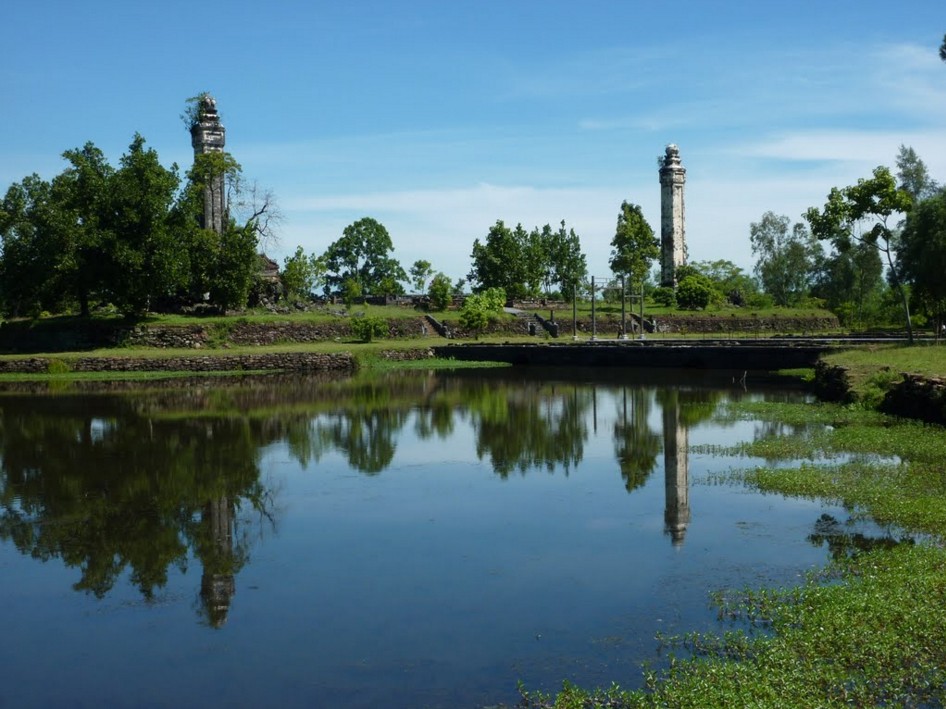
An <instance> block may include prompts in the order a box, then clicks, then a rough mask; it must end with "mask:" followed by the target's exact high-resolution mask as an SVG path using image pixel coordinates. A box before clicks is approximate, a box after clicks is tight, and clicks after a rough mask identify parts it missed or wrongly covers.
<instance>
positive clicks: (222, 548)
mask: <svg viewBox="0 0 946 709" xmlns="http://www.w3.org/2000/svg"><path fill="white" fill-rule="evenodd" d="M201 526H203V528H204V529H203V532H204V534H206V535H207V537H208V538H207V541H208V542H209V545H208V548H206V550H205V553H204V554H203V555H202V561H203V565H204V573H203V575H202V576H201V579H200V598H201V601H202V602H203V606H204V612H205V613H206V616H207V620H208V621H209V622H210V625H211V626H213V627H214V628H219V627H221V626H222V625H223V624H224V623H226V622H227V614H228V613H229V612H230V600H231V599H232V598H233V594H234V593H236V581H235V580H234V576H233V562H234V559H233V556H234V555H233V509H232V507H231V505H230V500H229V498H227V497H220V498H218V499H216V500H211V501H210V502H208V503H207V504H206V505H205V506H204V510H203V514H202V515H201Z"/></svg>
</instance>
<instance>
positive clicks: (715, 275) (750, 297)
mask: <svg viewBox="0 0 946 709" xmlns="http://www.w3.org/2000/svg"><path fill="white" fill-rule="evenodd" d="M691 265H692V266H693V268H694V269H696V270H697V271H698V272H699V273H701V274H703V275H704V276H706V277H707V278H709V279H710V280H711V281H712V282H713V286H714V287H715V288H716V290H718V291H719V292H720V293H722V294H723V295H725V296H726V299H727V300H728V301H729V302H730V303H732V304H733V305H751V304H753V303H754V302H756V301H758V294H759V286H758V284H757V283H756V281H755V280H754V279H753V278H752V277H751V276H749V275H748V274H747V273H745V272H744V271H743V270H742V269H741V268H740V267H739V266H737V265H736V264H734V263H733V262H732V261H726V260H724V259H719V260H716V261H698V262H696V263H693V264H691Z"/></svg>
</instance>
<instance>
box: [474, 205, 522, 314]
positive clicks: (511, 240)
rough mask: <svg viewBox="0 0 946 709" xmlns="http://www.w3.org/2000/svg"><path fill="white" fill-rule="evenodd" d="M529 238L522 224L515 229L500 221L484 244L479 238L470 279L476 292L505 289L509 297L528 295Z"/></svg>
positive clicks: (491, 230)
mask: <svg viewBox="0 0 946 709" xmlns="http://www.w3.org/2000/svg"><path fill="white" fill-rule="evenodd" d="M527 238H528V234H527V233H526V231H525V230H524V229H523V228H522V225H521V224H519V225H517V226H516V228H515V230H512V229H510V228H509V227H507V226H506V225H505V224H504V223H503V221H502V220H497V221H496V223H495V224H494V225H493V226H492V227H490V229H489V233H488V234H487V235H486V241H485V242H484V243H482V244H481V243H480V240H479V239H477V240H476V241H474V242H473V253H472V255H471V258H472V259H473V267H472V269H471V270H470V273H469V275H468V278H469V280H470V281H471V282H472V283H473V284H474V286H473V290H474V292H479V291H483V290H486V289H488V288H502V289H503V290H504V291H505V292H506V294H507V295H508V296H509V297H510V298H514V299H515V298H523V297H525V296H526V295H528V287H527V285H526V280H527V278H528V275H529V274H528V269H527V261H526V259H527V255H526V248H525V247H526V239H527Z"/></svg>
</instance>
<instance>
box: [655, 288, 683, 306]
mask: <svg viewBox="0 0 946 709" xmlns="http://www.w3.org/2000/svg"><path fill="white" fill-rule="evenodd" d="M652 297H653V299H654V302H655V303H656V304H657V305H662V306H664V307H665V308H673V307H675V306H676V304H677V295H676V293H674V292H673V288H667V287H666V286H661V287H659V288H654V292H653V294H652Z"/></svg>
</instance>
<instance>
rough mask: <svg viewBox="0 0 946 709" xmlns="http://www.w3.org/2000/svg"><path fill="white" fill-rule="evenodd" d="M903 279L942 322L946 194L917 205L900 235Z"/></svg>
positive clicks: (945, 291) (945, 298)
mask: <svg viewBox="0 0 946 709" xmlns="http://www.w3.org/2000/svg"><path fill="white" fill-rule="evenodd" d="M901 246H902V251H901V255H900V258H901V261H902V266H903V276H904V278H905V279H907V280H908V281H909V282H910V283H911V284H912V286H913V295H915V296H916V298H917V300H918V302H919V303H921V304H922V305H923V307H924V309H925V310H926V311H927V313H929V314H930V315H932V316H933V317H935V318H936V319H937V321H938V322H939V323H942V321H943V316H944V314H946V191H940V192H939V193H938V194H936V195H935V196H933V197H931V198H929V199H927V200H924V201H923V202H920V203H919V204H918V205H917V206H916V207H915V208H914V209H913V211H911V212H910V214H909V215H908V216H907V220H906V225H905V226H904V229H903V235H902V242H901Z"/></svg>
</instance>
